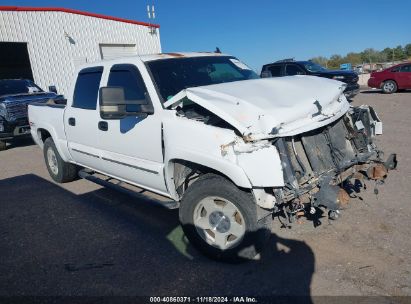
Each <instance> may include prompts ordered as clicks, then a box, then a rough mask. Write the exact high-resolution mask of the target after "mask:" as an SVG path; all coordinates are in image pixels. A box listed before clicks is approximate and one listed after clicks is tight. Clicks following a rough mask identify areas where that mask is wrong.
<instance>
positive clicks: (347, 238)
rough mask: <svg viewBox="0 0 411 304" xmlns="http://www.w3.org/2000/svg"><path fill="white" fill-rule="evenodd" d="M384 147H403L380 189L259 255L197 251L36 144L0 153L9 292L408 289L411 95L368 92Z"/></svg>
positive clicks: (3, 257) (280, 232) (160, 212)
mask: <svg viewBox="0 0 411 304" xmlns="http://www.w3.org/2000/svg"><path fill="white" fill-rule="evenodd" d="M354 104H370V105H372V106H374V107H375V109H376V110H377V112H378V113H379V115H380V118H381V119H382V121H383V122H384V135H383V136H382V137H380V139H379V143H380V145H381V147H382V148H383V149H384V150H385V152H386V156H388V155H389V153H392V152H396V153H398V159H399V168H398V169H397V170H396V171H394V172H391V174H390V176H389V178H388V180H387V181H386V184H385V185H384V186H382V187H380V192H379V195H378V196H376V195H375V194H374V192H373V189H374V185H373V183H371V182H368V183H367V186H368V188H367V190H366V191H365V192H362V193H361V194H360V195H361V197H359V198H356V199H352V200H351V202H350V204H349V207H348V209H347V210H344V211H343V213H342V218H341V219H339V220H338V221H333V222H329V221H328V220H327V219H323V220H322V225H320V226H318V227H314V225H313V222H311V221H308V220H304V221H303V222H302V223H300V224H295V225H294V227H293V228H292V229H285V228H280V226H279V224H278V221H276V225H275V227H274V228H273V234H272V239H271V241H270V244H269V246H268V247H267V249H266V250H265V251H264V252H263V254H262V255H261V257H260V259H259V260H256V261H252V262H249V263H245V264H241V265H230V264H221V263H217V262H213V261H210V260H208V259H207V258H205V257H203V256H202V255H201V254H199V253H198V252H196V251H195V250H194V249H193V248H191V246H190V245H188V244H187V243H186V241H185V239H184V238H183V237H182V232H181V230H180V228H179V226H178V212H177V211H176V210H172V211H169V210H166V209H163V208H161V207H158V206H155V205H153V204H152V203H151V202H150V200H151V199H150V198H145V197H143V196H142V198H141V199H134V198H131V197H129V196H126V195H124V194H119V193H116V192H114V191H112V190H109V189H104V188H101V187H100V186H97V185H94V184H92V183H91V182H88V181H84V180H79V181H76V182H73V183H70V184H65V185H57V184H55V183H53V182H52V181H51V179H50V178H49V175H48V173H47V170H46V167H45V165H44V161H43V155H42V151H41V150H40V149H39V148H38V147H37V146H35V145H33V144H32V142H31V141H30V140H26V141H21V142H19V143H18V144H17V145H14V146H10V147H9V149H8V150H7V151H4V152H0V295H92V296H96V295H166V296H170V295H180V296H181V295H198V294H199V295H206V296H209V295H311V296H316V295H396V296H403V295H408V296H410V295H411V258H410V256H411V238H410V236H411V225H410V215H411V204H410V203H411V195H410V194H409V192H408V190H411V189H410V185H411V184H410V180H411V159H410V152H409V149H410V147H411V136H410V132H411V128H410V117H411V92H404V93H396V94H393V95H382V94H380V93H378V92H376V91H363V92H362V93H360V94H359V95H358V96H357V97H356V98H355V99H354Z"/></svg>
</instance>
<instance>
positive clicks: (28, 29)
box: [0, 6, 161, 94]
mask: <svg viewBox="0 0 411 304" xmlns="http://www.w3.org/2000/svg"><path fill="white" fill-rule="evenodd" d="M150 53H161V45H160V34H159V26H158V25H155V24H148V23H144V22H139V21H133V20H126V19H120V18H115V17H109V16H104V15H98V14H91V13H86V12H81V11H76V10H71V9H63V8H44V7H42V8H39V7H10V6H0V79H5V78H29V79H33V80H34V81H35V82H36V83H37V84H38V85H39V86H40V87H42V88H43V89H47V88H48V86H49V85H55V86H56V87H57V90H58V92H59V93H60V94H66V93H67V92H68V90H69V86H70V82H71V79H72V76H73V73H74V70H75V67H76V66H77V65H79V64H81V63H85V62H93V61H96V60H101V59H109V58H113V57H119V56H129V55H136V54H150Z"/></svg>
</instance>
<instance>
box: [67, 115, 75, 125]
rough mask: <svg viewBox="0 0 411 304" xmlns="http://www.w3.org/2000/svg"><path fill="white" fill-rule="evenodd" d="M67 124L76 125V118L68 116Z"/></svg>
mask: <svg viewBox="0 0 411 304" xmlns="http://www.w3.org/2000/svg"><path fill="white" fill-rule="evenodd" d="M68 124H69V125H70V126H75V125H76V119H75V118H73V117H70V118H69V119H68Z"/></svg>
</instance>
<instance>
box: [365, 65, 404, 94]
mask: <svg viewBox="0 0 411 304" xmlns="http://www.w3.org/2000/svg"><path fill="white" fill-rule="evenodd" d="M368 86H369V87H371V88H377V89H382V91H383V92H384V93H387V94H391V93H395V92H396V91H397V90H405V89H411V62H406V63H401V64H398V65H395V66H392V67H390V68H388V69H385V70H382V71H379V72H372V73H371V75H370V79H369V80H368Z"/></svg>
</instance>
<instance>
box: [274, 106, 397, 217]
mask: <svg viewBox="0 0 411 304" xmlns="http://www.w3.org/2000/svg"><path fill="white" fill-rule="evenodd" d="M381 133H382V123H381V121H380V120H379V118H378V116H377V114H376V113H375V111H374V109H373V108H372V107H368V106H361V107H351V108H350V110H349V111H348V113H347V114H345V115H344V116H343V117H341V118H340V119H339V120H337V121H335V122H333V123H332V124H330V125H328V126H325V127H322V128H320V129H316V130H312V131H310V132H307V133H303V134H301V135H298V136H293V137H285V138H280V139H278V140H277V141H275V143H274V144H275V146H276V147H277V149H278V150H279V152H280V157H281V161H282V162H283V168H284V179H285V181H286V186H285V187H284V188H283V189H281V190H277V191H275V192H274V193H275V195H276V197H277V201H282V202H284V203H287V206H286V209H285V212H286V213H287V214H288V217H291V216H295V215H296V214H297V213H298V212H302V211H303V210H306V209H307V208H306V207H307V204H308V205H309V207H310V210H311V212H312V213H313V212H315V211H314V209H312V208H318V207H326V208H327V209H328V210H329V214H330V215H331V217H333V216H337V215H338V210H339V209H341V208H343V207H344V205H345V204H347V203H348V201H349V199H350V194H349V193H347V187H348V186H349V185H353V184H354V183H358V182H361V181H363V180H364V179H368V180H373V181H375V183H376V185H378V184H381V183H383V182H384V179H385V178H386V176H387V173H388V170H391V169H395V168H396V166H397V160H396V155H395V154H392V155H390V156H389V157H388V159H386V160H384V158H383V157H384V155H383V152H382V151H380V150H378V147H377V146H376V144H375V143H374V138H375V135H378V134H381ZM375 191H377V190H375Z"/></svg>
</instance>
